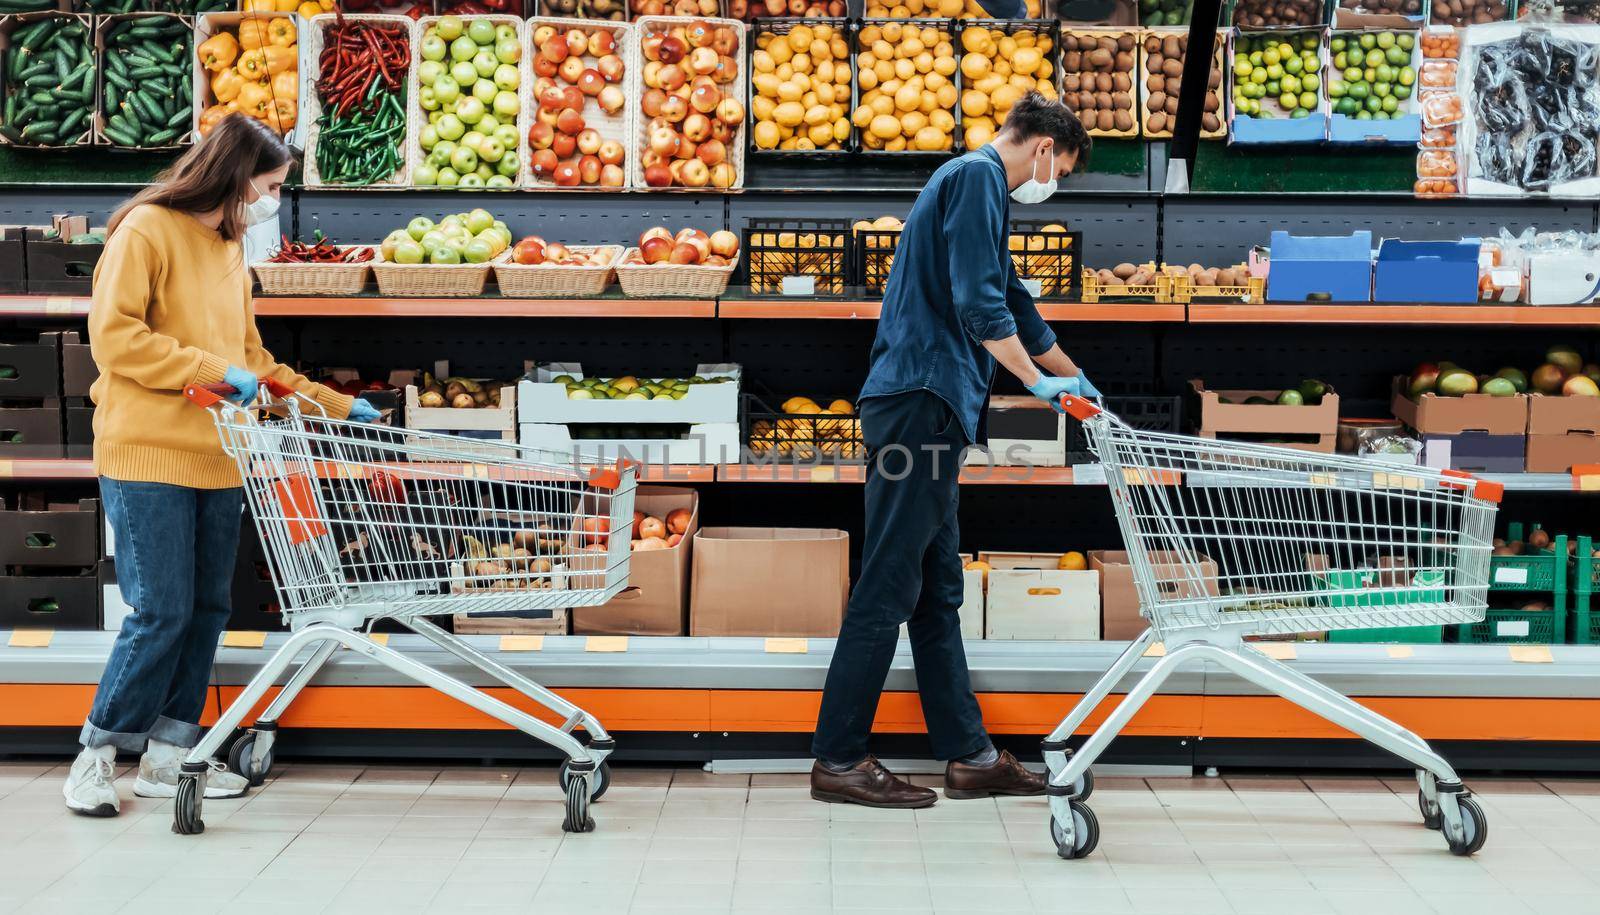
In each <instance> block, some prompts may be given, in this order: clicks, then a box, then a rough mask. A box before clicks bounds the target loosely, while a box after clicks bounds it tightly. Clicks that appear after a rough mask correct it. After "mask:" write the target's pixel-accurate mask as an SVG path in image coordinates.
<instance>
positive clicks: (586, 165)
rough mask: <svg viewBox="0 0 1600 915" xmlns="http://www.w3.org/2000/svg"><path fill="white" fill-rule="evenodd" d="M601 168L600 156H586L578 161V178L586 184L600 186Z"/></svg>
mask: <svg viewBox="0 0 1600 915" xmlns="http://www.w3.org/2000/svg"><path fill="white" fill-rule="evenodd" d="M600 167H601V166H600V157H599V156H584V157H583V158H581V159H579V160H578V176H579V177H581V178H582V179H583V183H584V184H599V183H600Z"/></svg>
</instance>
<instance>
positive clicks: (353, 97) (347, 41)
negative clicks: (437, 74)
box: [315, 17, 411, 185]
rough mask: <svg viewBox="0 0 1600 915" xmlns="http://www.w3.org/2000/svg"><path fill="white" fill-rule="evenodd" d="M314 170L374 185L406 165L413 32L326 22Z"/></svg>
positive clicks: (323, 178)
mask: <svg viewBox="0 0 1600 915" xmlns="http://www.w3.org/2000/svg"><path fill="white" fill-rule="evenodd" d="M322 29H323V31H322V41H323V45H322V53H321V54H320V55H319V58H318V72H319V73H320V74H321V76H320V77H319V78H318V80H317V85H316V90H317V98H318V100H319V101H320V103H321V105H322V111H321V113H320V114H319V115H318V116H317V134H316V145H315V149H316V168H317V177H318V182H319V183H321V184H346V185H369V184H378V183H380V182H384V181H389V180H391V179H392V178H393V177H394V176H395V174H396V173H397V172H400V171H402V166H403V164H404V159H403V156H404V151H403V147H404V145H405V138H406V104H405V83H406V74H407V71H408V69H409V68H410V66H411V40H410V35H409V32H408V31H407V30H406V29H405V28H404V27H403V26H400V25H398V24H390V23H378V22H363V21H360V20H347V19H344V18H342V17H341V18H339V19H336V20H335V21H333V22H331V23H326V24H322Z"/></svg>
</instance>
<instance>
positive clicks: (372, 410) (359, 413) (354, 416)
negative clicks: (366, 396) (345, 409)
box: [349, 397, 382, 423]
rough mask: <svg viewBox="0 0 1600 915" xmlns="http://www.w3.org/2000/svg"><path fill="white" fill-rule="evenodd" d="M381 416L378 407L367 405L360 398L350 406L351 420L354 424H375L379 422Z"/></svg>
mask: <svg viewBox="0 0 1600 915" xmlns="http://www.w3.org/2000/svg"><path fill="white" fill-rule="evenodd" d="M381 415H382V414H381V413H379V412H378V408H377V407H374V406H373V405H372V404H370V403H367V402H366V401H364V400H362V399H361V398H359V397H357V398H356V399H355V402H354V403H352V404H350V417H349V418H350V421H351V422H353V423H375V422H377V421H378V417H379V416H381Z"/></svg>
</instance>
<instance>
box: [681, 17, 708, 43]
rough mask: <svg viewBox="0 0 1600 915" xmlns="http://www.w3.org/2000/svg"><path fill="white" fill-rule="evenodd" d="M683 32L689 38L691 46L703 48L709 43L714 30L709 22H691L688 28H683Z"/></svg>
mask: <svg viewBox="0 0 1600 915" xmlns="http://www.w3.org/2000/svg"><path fill="white" fill-rule="evenodd" d="M683 34H684V37H685V38H687V39H688V40H689V44H690V46H691V47H696V48H704V47H707V46H709V45H710V44H711V40H712V38H713V36H715V34H716V30H715V29H713V28H712V26H711V23H709V22H691V23H689V26H688V28H686V29H684V30H683Z"/></svg>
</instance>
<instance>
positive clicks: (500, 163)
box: [410, 16, 524, 245]
mask: <svg viewBox="0 0 1600 915" xmlns="http://www.w3.org/2000/svg"><path fill="white" fill-rule="evenodd" d="M421 24H422V38H421V40H420V41H419V43H418V47H417V50H418V52H419V55H420V63H418V64H417V84H418V87H419V88H418V90H417V98H416V102H415V107H414V108H413V111H416V112H417V114H416V115H414V117H419V118H420V117H425V118H426V121H427V123H426V124H424V125H423V126H422V128H421V129H420V130H418V131H417V146H416V148H414V149H412V150H411V153H410V157H411V183H412V184H413V185H416V186H418V187H432V186H439V187H463V188H483V187H490V188H509V187H514V186H516V182H517V176H518V175H519V174H520V171H521V168H522V162H523V153H522V152H521V150H522V140H523V136H524V132H523V129H522V126H523V125H522V121H521V114H522V99H521V96H520V94H519V93H520V91H521V88H522V69H521V67H519V66H518V64H519V63H520V62H521V60H522V32H521V26H522V20H521V19H519V18H516V17H509V16H470V17H467V18H461V17H458V16H439V17H437V18H433V17H424V18H423V19H422V20H421ZM510 243H511V239H510V238H509V237H508V238H507V239H506V244H507V245H509V244H510Z"/></svg>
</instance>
